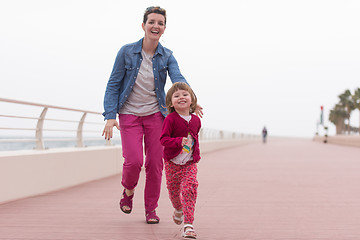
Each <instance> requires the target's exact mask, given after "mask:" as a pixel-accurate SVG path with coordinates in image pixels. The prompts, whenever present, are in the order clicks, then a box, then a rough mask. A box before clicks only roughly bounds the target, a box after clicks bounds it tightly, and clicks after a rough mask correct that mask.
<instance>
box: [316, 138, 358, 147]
mask: <svg viewBox="0 0 360 240" xmlns="http://www.w3.org/2000/svg"><path fill="white" fill-rule="evenodd" d="M313 140H314V141H317V142H324V141H325V140H326V142H327V143H330V144H338V145H344V146H351V147H360V136H343V135H337V136H329V137H327V138H325V137H324V136H315V137H314V138H313Z"/></svg>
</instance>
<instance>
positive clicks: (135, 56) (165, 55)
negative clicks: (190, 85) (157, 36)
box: [103, 38, 187, 120]
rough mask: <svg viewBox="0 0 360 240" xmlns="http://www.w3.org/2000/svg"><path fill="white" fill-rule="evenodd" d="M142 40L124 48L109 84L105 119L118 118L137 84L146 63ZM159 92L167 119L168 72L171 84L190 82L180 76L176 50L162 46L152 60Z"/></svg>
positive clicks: (159, 98)
mask: <svg viewBox="0 0 360 240" xmlns="http://www.w3.org/2000/svg"><path fill="white" fill-rule="evenodd" d="M142 41H143V38H142V39H140V40H139V41H138V42H135V43H130V44H126V45H124V46H123V47H122V48H121V49H120V50H119V52H118V54H117V56H116V59H115V63H114V67H113V70H112V72H111V75H110V79H109V81H108V83H107V87H106V91H105V97H104V109H105V112H104V113H103V116H104V117H105V120H107V119H116V114H117V113H118V112H119V110H120V109H121V107H122V106H123V105H124V103H125V102H126V99H127V98H128V97H129V95H130V93H131V91H132V88H133V86H134V84H135V80H136V77H137V75H138V73H139V69H140V65H141V62H142V55H141V49H142ZM152 63H153V72H154V81H155V93H156V97H157V99H158V102H159V107H160V111H161V113H162V114H163V115H164V116H166V115H167V109H166V105H165V90H164V87H165V83H166V77H167V73H169V76H170V79H171V81H172V82H173V83H174V82H186V83H187V81H186V79H185V78H184V77H183V75H182V74H181V73H180V70H179V66H178V63H177V61H176V59H175V57H174V56H173V55H172V51H171V50H169V49H167V48H165V47H163V46H162V45H161V44H160V43H159V44H158V46H157V48H156V51H155V54H154V57H153V59H152Z"/></svg>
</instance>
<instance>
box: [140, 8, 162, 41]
mask: <svg viewBox="0 0 360 240" xmlns="http://www.w3.org/2000/svg"><path fill="white" fill-rule="evenodd" d="M142 28H143V29H144V31H145V37H147V38H149V39H151V40H157V41H159V39H160V37H161V35H163V33H164V31H165V28H166V26H165V17H164V16H163V15H161V14H158V13H150V14H149V15H148V19H147V21H146V23H145V24H144V23H143V24H142Z"/></svg>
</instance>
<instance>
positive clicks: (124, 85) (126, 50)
mask: <svg viewBox="0 0 360 240" xmlns="http://www.w3.org/2000/svg"><path fill="white" fill-rule="evenodd" d="M165 28H166V11H165V10H164V9H162V8H160V7H149V8H147V9H146V11H145V13H144V18H143V23H142V29H143V30H144V32H145V36H144V37H143V38H142V39H140V40H139V41H138V42H135V43H130V44H127V45H124V46H123V47H122V48H121V49H120V51H119V52H118V54H117V57H116V60H115V64H114V67H113V70H112V73H111V76H110V79H109V81H108V84H107V88H106V92H105V97H104V108H105V112H104V113H103V115H104V117H105V120H106V124H105V127H104V131H103V136H105V139H110V138H112V134H113V131H112V130H113V127H116V128H117V129H119V130H120V133H121V142H122V151H123V157H124V164H123V171H122V181H121V183H122V185H123V186H124V191H123V194H122V199H121V200H120V209H121V210H122V211H123V212H124V213H127V214H129V213H131V210H132V200H133V197H134V190H135V187H136V185H137V183H138V180H139V175H140V171H141V167H142V165H143V153H144V150H143V146H142V143H143V142H144V144H145V148H144V149H145V156H146V157H145V173H146V183H145V190H144V191H145V193H144V198H145V216H146V222H147V223H149V224H154V223H159V221H160V218H159V217H158V216H157V215H156V208H157V206H158V200H159V196H160V187H161V177H162V170H163V161H162V145H161V144H160V134H161V129H162V123H163V120H164V117H165V116H166V114H167V110H166V105H165V91H164V87H165V83H166V77H167V73H168V74H169V76H170V78H171V81H172V82H173V83H174V82H185V83H187V82H186V80H185V78H184V77H183V76H182V74H181V73H180V70H179V66H178V64H177V61H176V59H175V58H174V56H173V55H172V51H170V50H169V49H167V48H164V47H163V46H162V45H161V44H160V43H159V40H160V37H161V35H162V34H163V33H164V31H165ZM196 113H197V114H198V115H199V116H202V108H201V107H200V106H199V105H198V106H197V110H196ZM117 114H119V124H118V123H117V121H116V115H117Z"/></svg>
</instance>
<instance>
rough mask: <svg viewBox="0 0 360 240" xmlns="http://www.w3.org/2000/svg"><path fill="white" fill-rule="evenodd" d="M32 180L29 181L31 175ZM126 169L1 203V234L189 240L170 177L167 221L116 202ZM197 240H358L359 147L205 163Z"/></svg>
mask: <svg viewBox="0 0 360 240" xmlns="http://www.w3.org/2000/svg"><path fill="white" fill-rule="evenodd" d="M24 181H26V179H24ZM119 182H120V176H115V177H110V178H107V179H103V180H100V181H94V182H91V183H88V184H85V185H81V186H77V187H73V188H70V189H66V190H63V191H58V192H53V193H49V194H46V195H42V196H37V197H32V198H28V199H24V200H19V201H15V202H11V203H7V204H3V205H0V239H26V240H33V239H59V240H60V239H61V240H66V239H76V240H82V239H84V240H88V239H125V240H127V239H146V240H151V239H161V240H163V239H181V237H180V227H179V226H178V225H175V224H174V223H173V222H172V218H171V215H172V209H171V205H170V201H169V199H168V197H167V192H166V189H165V184H163V191H162V195H161V199H160V203H159V204H160V206H159V208H158V214H159V216H160V218H161V221H160V224H158V225H148V224H146V223H145V217H144V207H143V193H142V188H143V182H144V181H143V179H141V181H140V183H141V184H140V185H139V186H138V188H137V190H138V191H136V193H135V202H134V204H135V205H134V210H133V213H132V214H131V215H125V214H123V213H122V212H121V211H120V210H119V208H118V199H119V197H120V194H121V190H122V189H121V187H120V184H119ZM199 183H200V186H199V198H198V204H197V209H196V216H195V223H194V226H195V228H196V230H197V233H198V236H199V237H198V239H244V240H245V239H247V240H250V239H253V240H272V239H284V240H285V239H286V240H292V239H297V240H302V239H306V240H320V239H321V240H350V239H351V240H359V239H360V148H355V147H345V146H336V145H330V144H323V143H318V142H313V141H311V140H287V141H274V142H271V141H270V142H269V143H267V144H262V143H253V144H249V145H243V146H239V147H235V148H230V149H226V150H221V151H216V152H212V153H207V154H204V155H203V156H202V160H201V162H200V164H199Z"/></svg>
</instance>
